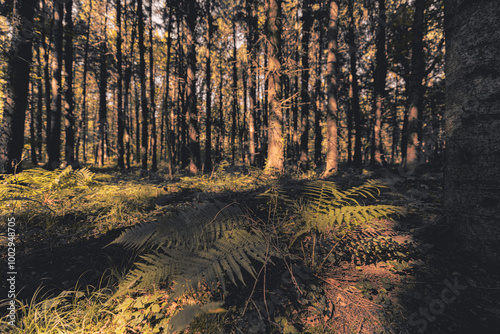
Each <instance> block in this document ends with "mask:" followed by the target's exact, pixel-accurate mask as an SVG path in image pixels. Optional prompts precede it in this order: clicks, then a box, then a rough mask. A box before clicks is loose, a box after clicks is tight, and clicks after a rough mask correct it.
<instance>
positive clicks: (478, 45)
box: [444, 0, 500, 265]
mask: <svg viewBox="0 0 500 334" xmlns="http://www.w3.org/2000/svg"><path fill="white" fill-rule="evenodd" d="M445 8H446V9H445V24H446V25H445V32H446V112H445V133H446V167H445V182H444V205H445V208H446V209H447V212H448V217H449V220H450V223H451V224H453V226H454V227H455V229H456V233H457V239H458V240H457V241H458V243H459V244H460V246H461V247H465V249H466V250H468V251H472V252H474V253H476V254H478V255H479V256H480V257H481V259H483V260H493V261H492V262H493V263H494V265H498V263H499V262H498V260H499V259H500V221H499V217H500V131H499V129H500V95H499V94H498V91H499V89H500V53H499V50H500V35H499V34H498V31H500V7H498V2H497V1H496V0H484V1H466V0H448V1H446V2H445ZM465 22H467V23H468V24H467V25H464V23H465Z"/></svg>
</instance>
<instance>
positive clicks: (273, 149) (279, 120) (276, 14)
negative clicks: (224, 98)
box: [265, 0, 285, 173]
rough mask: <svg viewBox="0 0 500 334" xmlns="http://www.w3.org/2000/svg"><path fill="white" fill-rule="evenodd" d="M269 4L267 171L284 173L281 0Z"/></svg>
mask: <svg viewBox="0 0 500 334" xmlns="http://www.w3.org/2000/svg"><path fill="white" fill-rule="evenodd" d="M267 6H268V7H267V22H266V30H267V40H268V43H267V55H268V58H269V59H268V73H269V74H268V101H269V130H268V137H269V140H268V142H269V144H268V145H269V146H268V154H267V164H266V168H265V172H266V173H276V172H277V173H282V172H283V171H284V169H285V161H284V160H285V157H284V146H285V145H284V139H283V134H282V131H283V113H282V110H281V73H280V71H281V30H282V29H281V19H282V18H281V0H268V3H267Z"/></svg>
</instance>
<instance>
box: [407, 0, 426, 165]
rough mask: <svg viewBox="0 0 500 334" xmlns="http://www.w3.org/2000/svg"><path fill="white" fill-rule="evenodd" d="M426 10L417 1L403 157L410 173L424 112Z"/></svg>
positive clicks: (417, 0) (415, 157)
mask: <svg viewBox="0 0 500 334" xmlns="http://www.w3.org/2000/svg"><path fill="white" fill-rule="evenodd" d="M424 10H425V0H416V1H415V15H414V21H413V39H412V48H411V49H412V56H411V77H410V96H409V98H410V101H409V102H410V104H409V110H408V134H407V136H408V139H407V140H408V141H407V144H408V148H407V151H406V157H403V159H404V164H403V168H404V169H405V171H406V172H408V173H413V171H414V170H415V169H416V168H417V165H418V163H419V153H418V151H419V149H420V147H419V146H420V143H419V140H418V128H419V125H418V115H419V113H422V107H423V86H422V80H423V78H424V74H425V60H424V42H423V37H424Z"/></svg>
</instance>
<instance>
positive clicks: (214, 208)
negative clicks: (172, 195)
mask: <svg viewBox="0 0 500 334" xmlns="http://www.w3.org/2000/svg"><path fill="white" fill-rule="evenodd" d="M244 216H245V212H244V211H243V209H242V208H241V207H239V206H237V205H226V206H224V205H223V203H220V202H215V203H211V204H206V203H205V204H199V205H196V206H195V207H194V208H187V209H184V210H180V211H179V212H177V213H172V214H170V215H168V216H165V217H161V218H158V219H157V220H155V221H151V222H145V223H141V224H139V225H136V226H134V227H132V228H130V229H128V230H126V231H124V232H122V234H121V235H120V236H119V237H118V238H117V239H115V240H114V241H113V242H111V244H115V243H117V244H122V245H123V246H124V247H125V248H128V249H134V250H141V249H147V248H159V247H187V248H188V249H190V250H195V249H208V248H209V247H210V246H211V244H212V243H213V242H214V241H215V240H216V239H217V238H219V237H220V236H221V235H222V233H223V232H224V231H226V230H229V229H231V228H233V226H243V225H245V224H246V219H243V218H244Z"/></svg>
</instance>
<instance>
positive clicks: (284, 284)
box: [0, 166, 500, 333]
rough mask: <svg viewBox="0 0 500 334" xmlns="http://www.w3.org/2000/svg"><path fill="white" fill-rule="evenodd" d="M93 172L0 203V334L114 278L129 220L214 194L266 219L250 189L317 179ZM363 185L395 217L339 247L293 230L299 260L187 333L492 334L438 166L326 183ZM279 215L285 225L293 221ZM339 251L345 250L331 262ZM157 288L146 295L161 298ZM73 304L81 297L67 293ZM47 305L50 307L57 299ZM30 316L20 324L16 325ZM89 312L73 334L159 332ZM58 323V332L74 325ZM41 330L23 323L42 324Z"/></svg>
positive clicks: (493, 319)
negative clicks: (11, 313)
mask: <svg viewBox="0 0 500 334" xmlns="http://www.w3.org/2000/svg"><path fill="white" fill-rule="evenodd" d="M92 171H93V172H94V173H95V177H94V181H93V183H92V184H91V185H89V186H88V187H69V188H64V189H63V188H61V189H58V190H44V191H43V192H39V193H37V194H34V195H33V196H32V197H30V198H31V199H30V200H25V199H23V198H24V197H23V196H18V197H23V198H21V199H18V200H17V201H4V202H2V203H0V205H1V207H2V208H1V210H2V211H4V212H6V213H7V212H11V213H12V212H14V217H16V222H17V225H16V226H17V234H18V238H17V240H16V267H17V271H18V275H17V277H16V289H17V291H16V292H17V299H18V300H19V305H21V306H20V307H19V308H20V310H21V311H19V312H18V326H19V327H18V329H17V330H18V331H17V332H16V329H15V328H13V327H9V325H6V324H5V322H3V323H0V331H1V332H12V333H23V332H25V333H26V332H27V331H26V330H27V329H29V328H30V327H29V326H35V325H33V322H37V321H38V322H43V321H47V320H43V319H42V317H40V314H43V311H41V310H42V309H43V308H41V307H39V306H40V305H42V304H41V303H43V301H44V300H51V299H52V300H54V298H57V296H58V295H59V296H61V292H63V291H73V292H75V291H76V290H80V291H84V292H85V293H86V294H87V296H88V295H89V294H92V291H100V290H99V289H104V288H106V287H110V286H113V284H115V283H116V282H117V280H118V279H119V277H121V276H123V275H124V274H126V273H127V272H128V271H129V270H130V269H131V268H132V267H133V263H134V262H136V261H138V260H139V258H138V256H137V254H136V253H134V252H132V251H127V250H124V248H123V247H122V246H120V245H116V244H112V245H109V244H110V243H111V242H112V241H113V240H115V239H116V238H117V237H118V236H119V235H120V234H121V233H122V232H123V231H124V230H125V229H126V228H127V227H130V226H134V225H136V224H138V223H141V222H147V221H150V220H153V219H155V218H157V217H161V216H162V215H165V214H166V213H167V212H170V211H173V210H177V209H181V208H191V207H193V205H194V204H196V203H201V202H205V201H213V200H217V201H219V202H221V203H228V204H229V203H234V202H236V203H239V204H240V205H242V206H244V207H246V208H247V209H249V210H250V211H251V212H252V214H254V215H255V218H254V219H255V220H259V219H260V220H262V221H269V219H270V216H271V215H272V214H273V212H270V210H266V202H265V201H264V202H263V200H262V198H261V196H259V195H261V194H263V193H265V192H266V191H268V190H269V189H274V188H279V189H280V191H281V192H283V193H285V194H286V195H287V196H288V197H289V198H291V199H292V200H294V201H295V203H299V204H300V203H301V201H300V198H301V194H302V193H303V188H304V186H305V184H307V182H309V181H310V179H313V178H317V175H315V174H314V173H309V174H307V175H306V174H301V173H290V174H289V175H288V176H284V177H279V178H271V177H268V176H265V175H263V174H262V173H260V172H259V171H256V170H249V169H248V168H246V167H230V166H221V167H219V168H218V169H216V170H214V172H212V174H210V175H205V176H197V177H189V176H180V175H176V177H175V178H173V179H170V178H168V177H166V176H165V175H164V174H162V173H161V171H160V172H159V173H146V174H144V173H142V174H141V173H140V171H139V170H133V171H131V172H128V173H121V172H119V171H117V170H114V169H113V168H107V169H106V168H101V169H92ZM367 180H380V181H382V182H384V183H385V184H386V185H387V188H385V189H383V190H382V191H381V195H380V196H378V197H377V198H376V201H375V202H376V203H377V204H381V203H382V204H390V205H396V206H400V207H403V208H404V209H405V212H406V213H405V215H402V216H399V217H398V216H396V217H393V218H394V219H393V220H387V219H384V220H381V222H382V223H383V224H382V227H380V228H377V229H373V228H372V229H367V230H363V231H359V230H356V231H353V232H352V235H349V236H347V238H348V239H346V240H348V241H349V243H350V244H349V243H348V242H346V241H345V240H344V241H342V242H340V241H339V242H340V246H338V245H337V244H338V243H337V244H335V243H333V242H332V241H331V240H330V239H328V238H326V237H325V238H320V237H318V239H316V237H314V236H313V235H306V236H303V237H302V239H301V240H300V245H299V243H298V242H297V243H296V246H295V250H296V254H297V255H298V256H296V257H295V258H294V260H293V261H292V262H289V263H286V262H283V263H282V262H279V261H274V263H275V264H274V265H269V266H267V267H266V268H265V270H264V271H263V273H260V272H259V279H260V282H259V284H253V283H252V284H247V286H246V287H241V286H240V287H236V288H235V287H231V288H228V294H227V296H226V298H225V303H224V306H223V307H224V308H225V310H226V311H225V312H222V313H215V314H208V315H204V316H201V317H198V318H196V319H195V321H194V322H193V323H191V326H190V327H189V328H188V329H186V331H187V332H193V333H197V332H199V333H499V332H500V273H499V272H495V271H494V270H493V269H492V268H491V267H488V266H487V265H485V264H481V263H479V262H477V261H476V259H475V258H474V257H472V256H470V255H467V254H465V253H462V252H460V251H459V250H457V249H456V248H455V247H453V245H452V242H451V239H452V238H451V233H452V232H451V228H450V226H448V224H447V220H446V218H445V212H444V211H443V209H442V200H441V196H442V173H441V172H440V171H439V170H435V169H434V170H433V169H431V168H426V167H422V168H421V170H419V171H418V172H417V173H415V174H414V175H411V176H407V175H401V174H400V173H398V171H397V170H391V169H382V168H381V169H374V170H363V171H362V172H359V171H354V170H351V169H346V171H344V172H341V173H339V174H338V175H336V176H334V177H332V178H331V179H330V181H334V182H335V183H336V184H337V185H338V186H339V187H340V188H341V189H350V188H352V187H355V186H359V185H361V184H363V183H364V182H366V181H367ZM271 211H272V210H271ZM7 215H8V213H7ZM292 215H293V214H292ZM276 219H277V218H276ZM288 219H292V221H293V217H291V218H290V217H288ZM0 227H1V230H0V251H1V253H0V254H1V255H0V267H1V268H6V267H7V236H6V233H4V231H6V230H7V229H6V223H5V219H4V220H3V221H2V222H1V225H0ZM384 238H385V239H384ZM382 239H383V240H389V241H390V243H391V245H392V244H395V245H397V247H399V248H397V251H394V252H392V253H390V254H382V255H384V256H382V255H380V256H374V257H370V254H368V253H367V251H365V252H364V253H363V254H364V255H363V257H360V256H358V257H357V256H355V254H358V253H357V251H354V250H358V251H360V250H363V249H365V250H366V247H367V245H368V246H370V245H373V242H374V240H382ZM341 246H342V247H344V248H341ZM379 246H380V245H379ZM332 250H333V252H332ZM347 250H350V252H347ZM342 251H344V252H347V253H348V254H349V255H348V256H347V257H345V256H344V257H342V256H341V255H342V253H341V252H342ZM368 251H369V250H368ZM386 251H387V250H386ZM360 252H361V251H360ZM387 252H389V251H387ZM347 253H346V254H347ZM332 254H333V255H332ZM335 254H337V255H338V256H337V257H335V256H334V255H335ZM339 254H340V255H339ZM391 254H392V255H391ZM367 255H368V258H367ZM259 268H260V267H259ZM1 272H2V274H1V277H2V279H1V282H0V290H1V291H2V293H1V294H0V296H1V297H0V298H5V297H6V296H7V292H3V291H7V290H8V289H7V287H8V286H7V281H6V278H5V275H4V273H5V272H6V270H4V269H2V271H1ZM290 273H291V274H290ZM262 280H263V281H264V283H262ZM91 287H92V288H91ZM163 288H165V287H163ZM163 288H162V286H160V287H159V288H158V287H157V288H154V289H153V290H152V291H153V292H151V290H150V291H148V292H147V294H148V296H158V293H159V295H162V294H167V293H168V291H167V290H163ZM165 289H166V288H165ZM63 293H64V292H63ZM144 294H146V292H144ZM137 296H138V295H137V294H136V295H133V296H132V297H133V298H136V299H137V298H138V297H137ZM155 298H156V299H154V298H152V300H153V301H151V302H143V300H142V299H141V300H142V301H141V303H140V306H139V304H137V302H136V304H131V303H130V302H129V304H128V309H127V310H130V311H131V312H132V311H136V312H138V311H139V309H140V308H141V307H142V308H144V309H145V308H146V306H147V307H148V310H150V309H154V308H152V305H153V304H154V303H159V301H160V299H161V297H155ZM158 298H160V299H158ZM90 300H91V299H87V300H86V302H87V303H90ZM4 302H5V300H4ZM71 303H72V304H73V305H75V304H77V303H79V301H78V298H76V299H74V300H73V301H71V302H70V305H71ZM179 304H180V302H179ZM4 305H6V304H5V303H4V304H2V305H1V306H0V307H1V311H0V315H3V314H6V313H7V311H6V308H4ZM93 305H94V304H93ZM121 305H122V306H121V307H122V309H121V311H124V309H125V307H123V304H121ZM132 305H135V306H132ZM159 305H164V304H161V303H160V304H159ZM5 307H6V306H5ZM44 307H45V308H46V309H48V310H49V311H50V312H54V310H55V309H54V308H57V307H58V306H54V305H51V306H44ZM65 307H68V305H66V306H65ZM134 307H135V309H134ZM30 308H31V309H35V308H36V309H37V310H38V311H37V312H38V313H37V316H38V318H36V317H35V318H33V315H32V314H31V313H29V312H30ZM104 309H105V310H107V311H103V313H105V312H108V313H109V309H107V308H106V307H105V306H103V310H104ZM66 310H68V308H66ZM40 312H42V313H40ZM78 312H82V310H81V309H79V310H78ZM78 312H77V311H75V314H76V313H78ZM141 312H142V311H141ZM148 312H149V311H148ZM155 312H158V310H156V311H155ZM68 313H71V310H70V311H69V312H68ZM142 313H144V312H142ZM115 316H116V314H115ZM30 317H31V320H30V321H31V323H30V322H29V321H28V320H27V319H28V318H30ZM23 318H24V320H23ZM94 318H95V319H98V320H95V322H94V324H93V326H94V327H85V328H87V329H86V330H82V331H80V332H82V333H87V332H88V333H94V332H95V333H108V332H113V333H115V332H116V333H139V332H140V333H147V332H148V331H146V330H145V329H144V328H146V327H147V326H149V327H148V330H151V333H154V332H155V328H159V327H155V326H154V324H148V321H149V320H151V319H153V320H154V319H155V318H154V317H150V316H146V315H144V314H143V315H141V316H140V317H138V316H137V314H135V318H139V319H140V321H136V322H134V321H133V319H134V316H130V317H128V318H125V320H123V321H121V322H120V321H116V320H115V319H111V318H109V317H108V318H106V315H102V316H99V315H94ZM157 318H159V317H157ZM4 319H6V318H5V317H4ZM29 323H30V324H31V325H30V324H29ZM23 326H24V327H23ZM86 326H89V325H86ZM141 326H142V327H141ZM35 327H36V326H35ZM19 328H22V329H19ZM43 328H45V327H43ZM53 328H56V325H54V326H53ZM68 328H70V327H66V329H64V328H63V329H62V330H61V331H60V332H61V333H65V332H68V333H71V332H73V331H72V330H69V329H68ZM82 328H83V327H82ZM89 328H92V329H89ZM38 330H39V331H37V330H33V331H32V332H33V333H38V332H39V333H42V332H44V331H46V332H51V331H49V330H47V329H38ZM158 331H159V330H158ZM158 331H156V332H158ZM56 332H57V331H55V330H54V333H56ZM74 332H77V331H76V330H75V331H74ZM51 333H52V332H51ZM58 333H59V332H58Z"/></svg>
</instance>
